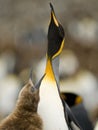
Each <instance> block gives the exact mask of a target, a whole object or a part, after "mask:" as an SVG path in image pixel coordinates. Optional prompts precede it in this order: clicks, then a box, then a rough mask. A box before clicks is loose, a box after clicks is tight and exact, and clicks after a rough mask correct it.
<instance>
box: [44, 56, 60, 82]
mask: <svg viewBox="0 0 98 130" xmlns="http://www.w3.org/2000/svg"><path fill="white" fill-rule="evenodd" d="M45 73H46V75H47V76H48V78H49V80H51V81H56V82H57V83H58V84H59V56H57V57H56V58H54V59H53V60H52V59H51V58H47V63H46V69H45Z"/></svg>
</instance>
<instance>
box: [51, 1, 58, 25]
mask: <svg viewBox="0 0 98 130" xmlns="http://www.w3.org/2000/svg"><path fill="white" fill-rule="evenodd" d="M50 8H51V21H52V20H53V21H54V24H55V25H56V26H57V27H59V23H58V21H57V18H56V15H55V12H54V8H53V5H52V4H51V3H50Z"/></svg>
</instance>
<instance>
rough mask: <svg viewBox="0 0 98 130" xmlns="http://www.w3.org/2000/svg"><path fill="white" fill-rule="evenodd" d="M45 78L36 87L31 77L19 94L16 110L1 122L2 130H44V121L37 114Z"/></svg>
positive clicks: (0, 128) (0, 127) (0, 129)
mask: <svg viewBox="0 0 98 130" xmlns="http://www.w3.org/2000/svg"><path fill="white" fill-rule="evenodd" d="M43 77H44V76H42V78H41V79H40V80H39V82H38V83H37V84H36V85H35V86H34V85H33V83H32V78H31V77H30V79H29V81H28V82H27V83H26V84H25V85H24V87H23V88H22V90H21V91H20V93H19V96H18V100H17V103H16V107H15V109H14V110H13V112H12V113H11V114H10V115H8V116H7V117H6V118H5V119H3V120H2V121H1V122H0V130H43V123H42V119H41V118H40V116H39V115H38V113H37V107H38V103H39V99H40V97H39V87H40V84H41V81H42V79H43Z"/></svg>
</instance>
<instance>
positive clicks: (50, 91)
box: [38, 80, 68, 130]
mask: <svg viewBox="0 0 98 130" xmlns="http://www.w3.org/2000/svg"><path fill="white" fill-rule="evenodd" d="M38 113H39V115H40V116H41V118H42V120H43V127H44V129H43V130H68V127H67V124H66V120H65V118H64V111H63V106H62V102H61V99H60V97H59V93H58V89H57V86H56V83H55V82H48V81H47V80H43V81H42V83H41V86H40V102H39V105H38Z"/></svg>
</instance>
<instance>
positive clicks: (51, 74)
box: [45, 59, 55, 82]
mask: <svg viewBox="0 0 98 130" xmlns="http://www.w3.org/2000/svg"><path fill="white" fill-rule="evenodd" d="M45 73H46V76H45V77H46V78H47V79H48V80H49V81H52V82H55V76H54V72H53V68H52V63H51V61H50V59H48V60H47V64H46V70H45Z"/></svg>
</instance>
